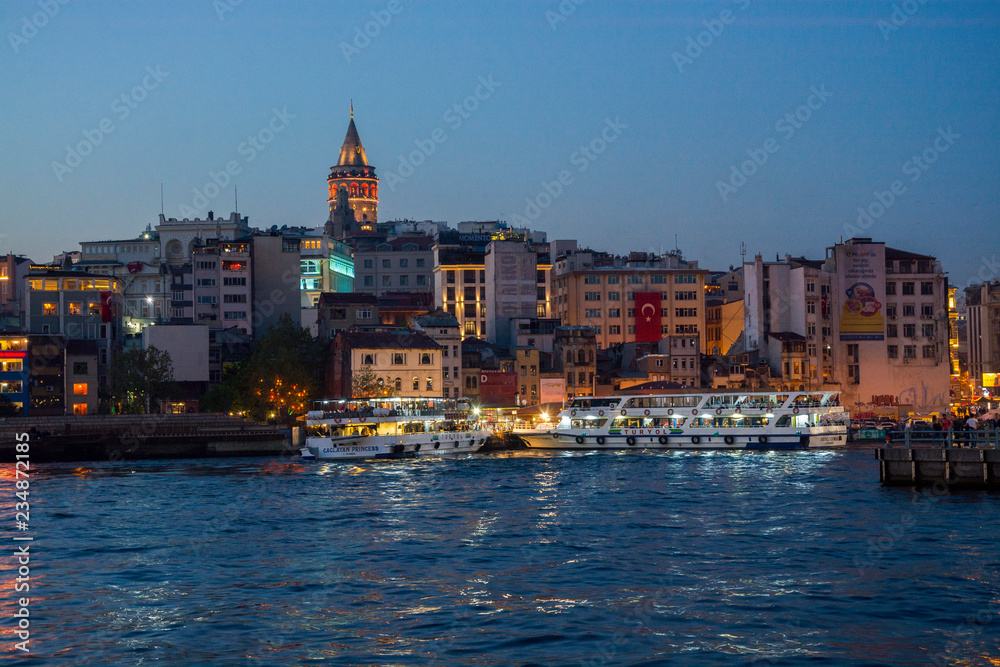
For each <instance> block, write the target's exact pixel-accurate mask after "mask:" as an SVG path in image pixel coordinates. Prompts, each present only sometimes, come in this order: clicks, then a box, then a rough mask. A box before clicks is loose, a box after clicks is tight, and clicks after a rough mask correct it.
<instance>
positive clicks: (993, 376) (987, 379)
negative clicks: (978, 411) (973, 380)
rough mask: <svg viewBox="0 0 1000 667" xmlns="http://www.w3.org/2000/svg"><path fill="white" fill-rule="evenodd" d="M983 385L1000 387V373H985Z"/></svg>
mask: <svg viewBox="0 0 1000 667" xmlns="http://www.w3.org/2000/svg"><path fill="white" fill-rule="evenodd" d="M983 386H984V387H995V388H997V389H1000V373H983Z"/></svg>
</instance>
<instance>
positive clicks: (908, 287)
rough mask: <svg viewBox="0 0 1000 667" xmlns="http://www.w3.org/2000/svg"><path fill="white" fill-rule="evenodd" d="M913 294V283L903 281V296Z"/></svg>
mask: <svg viewBox="0 0 1000 667" xmlns="http://www.w3.org/2000/svg"><path fill="white" fill-rule="evenodd" d="M908 294H913V283H903V296H907V295H908Z"/></svg>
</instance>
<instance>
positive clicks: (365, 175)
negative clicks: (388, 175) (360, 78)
mask: <svg viewBox="0 0 1000 667" xmlns="http://www.w3.org/2000/svg"><path fill="white" fill-rule="evenodd" d="M326 182H327V202H328V203H329V206H330V221H331V222H332V223H333V224H334V226H333V229H332V230H331V231H332V236H333V237H334V238H336V239H344V238H347V237H350V236H353V235H354V234H355V233H356V232H358V231H360V230H361V229H362V228H363V227H365V228H368V229H374V225H375V224H376V223H377V222H378V176H377V175H376V174H375V167H373V166H372V165H371V164H369V162H368V156H367V155H366V154H365V148H364V146H362V144H361V137H360V136H358V128H357V127H356V126H355V125H354V107H353V106H352V107H351V122H350V123H349V124H348V126H347V134H346V136H345V137H344V143H343V145H342V146H341V147H340V155H339V157H338V158H337V164H335V165H334V166H332V167H330V175H329V176H327V178H326ZM341 188H343V189H344V190H346V193H347V197H348V203H349V206H350V208H351V210H352V211H353V213H354V215H353V216H351V218H345V217H338V218H336V220H335V218H334V209H335V208H336V207H337V197H338V192H339V191H340V189H341Z"/></svg>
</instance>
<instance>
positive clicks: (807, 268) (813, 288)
mask: <svg viewBox="0 0 1000 667" xmlns="http://www.w3.org/2000/svg"><path fill="white" fill-rule="evenodd" d="M744 275H745V292H746V295H745V318H746V319H745V326H746V344H747V351H748V352H749V353H750V354H751V355H753V356H755V357H756V358H758V359H759V360H760V361H761V362H765V363H766V364H767V365H768V367H769V368H770V382H771V383H772V386H776V387H779V388H785V389H796V390H802V389H804V390H809V389H820V388H823V389H826V388H830V389H835V390H841V391H842V395H843V400H844V402H845V405H848V406H849V408H850V409H851V411H852V412H854V413H860V414H865V413H872V412H875V413H885V414H893V415H894V414H895V413H896V412H897V411H901V412H916V413H920V414H927V413H930V412H939V411H943V410H945V409H946V408H947V405H948V396H949V379H950V365H951V361H950V353H949V349H948V336H949V332H948V324H949V309H948V290H947V280H946V278H945V276H944V274H943V272H942V271H941V267H940V263H939V262H938V261H937V260H936V259H935V258H934V257H930V256H927V255H921V254H916V253H911V252H907V251H903V250H897V249H894V248H887V247H885V244H883V243H879V242H873V241H872V240H871V239H869V238H856V239H850V240H848V241H847V242H845V243H840V244H837V245H836V246H833V247H831V248H827V253H826V258H825V259H824V260H820V261H813V260H806V259H804V258H797V259H793V258H791V257H790V256H787V255H786V257H785V259H784V260H783V261H782V260H780V259H778V260H777V261H775V262H773V263H765V262H763V260H762V259H761V258H760V256H759V255H758V256H757V257H756V258H755V260H754V262H747V263H746V264H745V265H744Z"/></svg>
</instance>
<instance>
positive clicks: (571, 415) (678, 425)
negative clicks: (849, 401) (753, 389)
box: [514, 391, 850, 449]
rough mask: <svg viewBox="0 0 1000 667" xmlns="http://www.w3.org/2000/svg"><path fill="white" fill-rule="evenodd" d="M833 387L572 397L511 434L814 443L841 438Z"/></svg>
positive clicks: (613, 444)
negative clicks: (550, 424)
mask: <svg viewBox="0 0 1000 667" xmlns="http://www.w3.org/2000/svg"><path fill="white" fill-rule="evenodd" d="M849 424H850V415H849V414H848V412H847V411H846V410H845V409H844V407H843V405H842V404H841V402H840V394H839V393H837V392H768V393H746V392H740V393H737V392H733V391H720V392H717V393H710V394H709V393H706V394H663V395H655V396H645V395H643V396H638V395H634V396H606V397H601V396H598V397H579V398H575V399H573V401H572V402H571V403H570V406H569V407H568V408H566V409H564V410H563V411H561V412H560V413H559V418H558V424H557V425H556V426H555V427H554V428H552V429H551V430H549V431H548V432H538V431H536V430H532V431H528V430H524V431H517V430H515V431H514V433H515V434H516V435H518V436H519V437H520V438H522V439H523V440H524V441H525V442H527V443H528V446H529V447H537V448H541V449H629V448H636V449H643V448H649V449H814V448H821V447H842V446H844V445H846V444H847V428H848V425H849Z"/></svg>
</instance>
